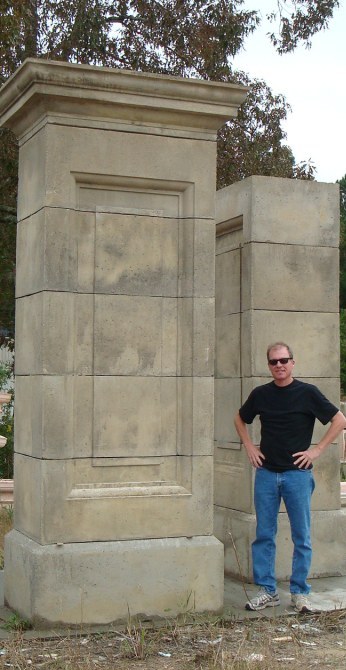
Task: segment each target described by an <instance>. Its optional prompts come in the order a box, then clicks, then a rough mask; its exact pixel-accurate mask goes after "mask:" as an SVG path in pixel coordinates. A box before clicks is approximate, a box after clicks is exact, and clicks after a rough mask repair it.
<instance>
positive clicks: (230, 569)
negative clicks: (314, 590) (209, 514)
mask: <svg viewBox="0 0 346 670" xmlns="http://www.w3.org/2000/svg"><path fill="white" fill-rule="evenodd" d="M311 528H312V544H313V559H312V565H311V570H310V578H314V577H327V576H333V575H335V576H336V575H344V574H345V573H346V556H345V542H344V538H345V532H346V510H345V509H343V510H331V511H318V512H313V513H312V517H311ZM214 529H215V535H216V537H218V538H219V539H220V540H221V541H222V542H224V544H225V572H226V574H229V575H236V576H237V577H240V575H239V566H238V561H237V557H236V555H235V551H234V546H233V543H232V539H231V536H230V535H229V533H231V534H232V538H233V540H234V544H235V547H236V551H237V555H238V560H239V563H240V565H241V567H242V577H243V578H244V579H245V581H249V582H251V581H252V559H251V551H249V547H250V546H251V543H252V542H253V540H254V539H255V529H256V518H255V515H254V514H246V513H242V512H238V511H234V510H228V509H224V508H222V507H216V510H215V526H214ZM292 552H293V545H292V540H291V531H290V527H289V521H288V518H287V514H286V513H285V512H282V513H280V514H279V525H278V534H277V556H276V576H277V579H279V580H288V579H289V577H290V575H291V569H292Z"/></svg>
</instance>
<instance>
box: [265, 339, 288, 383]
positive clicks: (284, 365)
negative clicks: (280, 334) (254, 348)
mask: <svg viewBox="0 0 346 670" xmlns="http://www.w3.org/2000/svg"><path fill="white" fill-rule="evenodd" d="M267 360H268V367H269V370H270V373H271V375H272V377H273V378H274V382H275V384H277V386H287V385H288V384H290V383H291V382H292V381H293V377H292V373H293V368H294V360H293V351H292V349H291V347H289V345H288V344H286V342H274V343H273V344H270V345H269V346H268V348H267Z"/></svg>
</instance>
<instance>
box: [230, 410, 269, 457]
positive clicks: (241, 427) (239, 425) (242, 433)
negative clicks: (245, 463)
mask: <svg viewBox="0 0 346 670" xmlns="http://www.w3.org/2000/svg"><path fill="white" fill-rule="evenodd" d="M234 425H235V428H236V431H237V433H238V435H239V437H240V439H241V441H242V443H243V445H244V447H245V449H246V453H247V456H248V459H249V461H250V463H251V465H253V467H254V468H260V467H261V466H262V463H263V461H264V460H265V456H264V454H262V452H261V450H260V449H259V447H256V446H255V445H254V443H253V442H251V439H250V435H249V431H248V429H247V425H246V423H245V422H244V421H243V419H242V418H241V416H240V414H239V412H238V413H237V414H236V416H235V418H234Z"/></svg>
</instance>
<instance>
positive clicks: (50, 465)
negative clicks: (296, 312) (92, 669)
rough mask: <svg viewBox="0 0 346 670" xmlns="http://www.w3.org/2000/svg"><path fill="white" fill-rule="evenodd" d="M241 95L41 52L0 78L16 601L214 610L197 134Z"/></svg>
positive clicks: (80, 617) (120, 613)
mask: <svg viewBox="0 0 346 670" xmlns="http://www.w3.org/2000/svg"><path fill="white" fill-rule="evenodd" d="M244 98H245V90H244V89H243V88H242V87H238V86H232V85H226V84H218V83H210V82H209V83H208V82H202V81H197V80H186V79H175V78H170V77H164V76H163V77H161V76H155V75H150V74H137V73H134V72H127V71H124V70H119V71H117V70H110V69H102V68H96V67H88V66H76V65H71V64H66V63H52V62H47V61H44V60H39V61H36V60H29V61H26V62H25V63H24V64H23V66H22V67H21V68H19V70H18V71H17V72H16V73H15V74H14V76H13V77H11V78H10V79H9V80H8V81H7V82H6V84H5V85H4V87H3V88H2V91H1V98H0V115H1V116H0V122H1V124H2V125H7V126H8V127H10V128H12V130H14V132H15V133H16V134H17V136H18V137H19V143H20V154H19V203H18V218H19V223H18V252H17V282H16V295H17V312H16V409H15V451H16V454H15V492H16V495H15V532H14V533H12V534H11V535H10V536H9V537H8V538H7V542H6V555H7V559H6V568H5V600H6V602H7V604H8V605H10V607H13V608H14V609H16V610H17V611H18V612H19V613H20V614H21V615H22V616H24V617H25V618H29V619H31V620H34V621H43V622H44V623H46V624H49V623H56V622H58V623H59V622H60V623H62V624H63V623H69V624H80V623H85V622H88V623H95V622H96V621H97V622H98V623H106V622H109V621H113V620H118V619H121V618H123V619H126V618H127V617H128V609H130V611H131V614H132V615H135V614H139V613H143V612H144V613H145V614H148V615H154V614H155V615H158V616H167V612H171V613H172V614H174V613H176V612H177V611H178V610H179V607H180V605H179V603H181V602H187V599H188V602H189V604H190V605H191V603H192V600H191V598H192V599H193V607H195V609H196V610H197V611H201V610H213V611H219V610H220V607H221V605H222V600H223V586H222V561H221V555H222V553H223V547H222V545H221V544H220V542H219V541H217V540H216V539H215V538H213V536H212V535H213V513H212V498H213V457H212V453H213V402H214V380H213V375H214V292H215V289H214V257H215V222H214V207H215V168H216V161H215V155H216V142H215V140H216V131H217V129H218V128H219V127H220V126H221V125H222V124H223V123H224V122H225V121H226V120H227V119H229V118H231V117H232V116H234V115H235V114H236V111H237V107H238V106H239V104H240V103H241V102H242V101H243V100H244ZM186 538H188V539H186ZM214 573H215V574H214ZM212 575H213V576H212ZM24 594H25V595H24ZM190 605H189V606H190Z"/></svg>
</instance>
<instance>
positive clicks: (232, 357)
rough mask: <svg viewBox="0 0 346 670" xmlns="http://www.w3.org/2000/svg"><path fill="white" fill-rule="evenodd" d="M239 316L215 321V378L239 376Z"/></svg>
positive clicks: (230, 316)
mask: <svg viewBox="0 0 346 670" xmlns="http://www.w3.org/2000/svg"><path fill="white" fill-rule="evenodd" d="M240 323H241V321H240V314H229V315H227V316H218V317H216V320H215V330H216V362H215V376H216V377H217V378H225V377H226V378H228V377H239V376H240V356H239V351H240Z"/></svg>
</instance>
